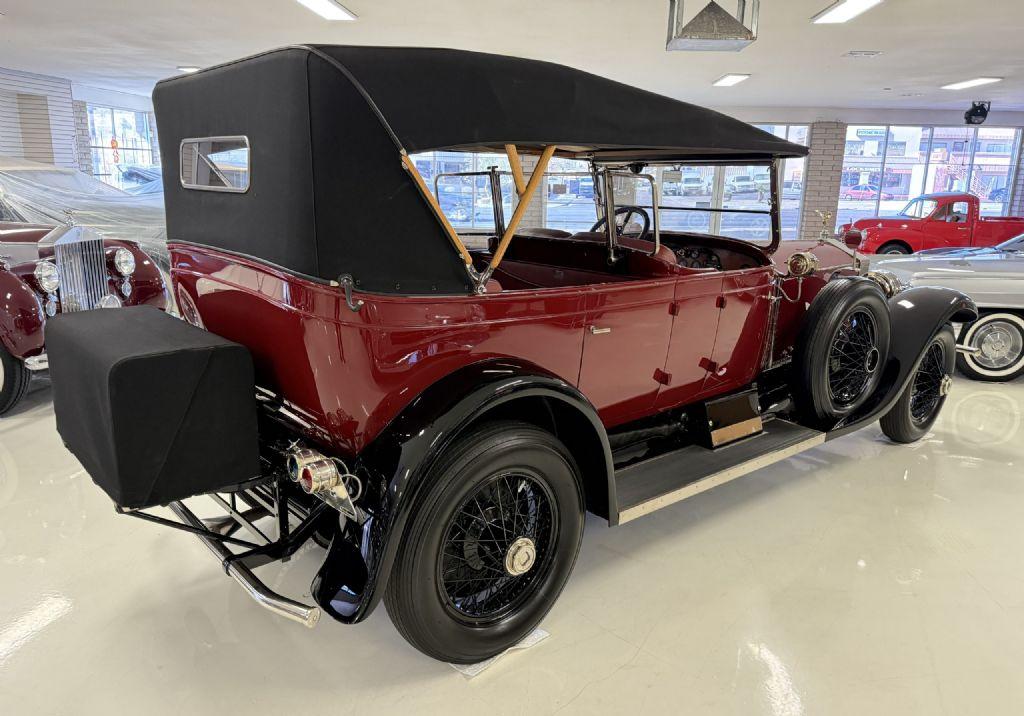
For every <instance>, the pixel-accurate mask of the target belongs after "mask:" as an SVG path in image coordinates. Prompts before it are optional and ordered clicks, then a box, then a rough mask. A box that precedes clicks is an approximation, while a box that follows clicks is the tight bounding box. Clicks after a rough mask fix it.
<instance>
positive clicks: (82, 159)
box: [71, 100, 92, 174]
mask: <svg viewBox="0 0 1024 716" xmlns="http://www.w3.org/2000/svg"><path fill="white" fill-rule="evenodd" d="M71 107H72V113H73V114H74V117H75V152H76V156H77V157H78V169H79V171H82V172H85V173H86V174H92V150H91V149H90V144H91V143H92V142H90V141H89V106H88V105H87V104H86V103H85V102H80V101H78V100H75V101H74V102H72V103H71Z"/></svg>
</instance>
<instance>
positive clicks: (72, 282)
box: [0, 222, 166, 416]
mask: <svg viewBox="0 0 1024 716" xmlns="http://www.w3.org/2000/svg"><path fill="white" fill-rule="evenodd" d="M0 296H2V297H3V303H2V305H0V416H2V415H4V414H5V413H7V412H9V411H10V410H11V409H12V408H14V406H15V405H17V404H18V402H19V401H20V400H21V399H22V397H24V395H25V391H26V390H28V385H29V379H30V375H31V373H32V372H34V371H41V370H46V368H47V356H46V350H45V345H44V340H43V333H44V328H45V325H46V321H47V319H48V318H52V317H53V316H55V315H57V314H58V313H69V312H73V311H83V310H89V309H92V308H120V307H121V306H139V305H146V306H156V307H159V308H163V307H164V304H165V299H166V295H165V290H164V282H163V280H162V279H161V277H160V272H159V271H158V270H157V268H156V266H154V265H153V263H152V262H151V261H150V258H149V256H147V255H146V254H145V253H144V252H143V251H142V250H141V249H140V248H139V247H138V246H137V245H136V244H134V243H132V242H130V241H116V240H112V239H108V240H106V241H104V240H103V239H102V238H101V237H100V236H99V235H98V234H96V233H95V232H92V231H90V230H88V229H82V228H77V227H66V226H62V227H57V228H55V227H53V226H45V225H42V224H25V223H16V222H0Z"/></svg>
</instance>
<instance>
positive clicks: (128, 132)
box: [88, 105, 160, 189]
mask: <svg viewBox="0 0 1024 716" xmlns="http://www.w3.org/2000/svg"><path fill="white" fill-rule="evenodd" d="M88 116H89V149H90V152H91V154H92V173H93V175H94V176H95V177H96V178H97V179H100V180H101V181H104V182H106V183H107V184H110V185H112V186H116V187H118V188H120V189H129V188H131V187H135V186H139V185H142V184H146V183H148V182H151V181H155V180H157V179H159V178H160V167H159V166H158V165H159V155H157V156H154V152H153V142H152V134H151V127H150V125H149V114H148V113H147V112H136V111H133V110H129V109H117V108H114V107H101V106H98V105H89V107H88Z"/></svg>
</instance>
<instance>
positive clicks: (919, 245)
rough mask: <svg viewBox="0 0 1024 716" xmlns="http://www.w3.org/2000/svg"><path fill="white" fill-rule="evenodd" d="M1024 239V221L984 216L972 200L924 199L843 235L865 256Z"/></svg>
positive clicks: (955, 197) (969, 196)
mask: <svg viewBox="0 0 1024 716" xmlns="http://www.w3.org/2000/svg"><path fill="white" fill-rule="evenodd" d="M1019 234H1024V217H1018V216H981V212H980V203H979V201H978V197H976V196H974V195H973V194H959V193H944V194H925V195H924V196H919V197H917V198H916V199H912V200H911V201H910V203H908V204H907V205H906V206H905V207H904V208H903V211H901V212H900V213H899V214H897V215H896V216H893V217H886V218H880V217H874V218H869V219H858V220H857V221H855V222H853V223H852V224H843V226H841V227H840V228H839V235H840V236H841V237H842V238H843V240H845V241H846V244H847V245H848V246H850V247H851V248H856V249H857V250H858V251H860V252H861V253H865V254H912V253H914V252H915V251H922V250H924V249H942V248H947V247H952V246H994V245H996V244H999V243H1002V242H1003V241H1006V240H1007V239H1011V238H1013V237H1014V236H1017V235H1019Z"/></svg>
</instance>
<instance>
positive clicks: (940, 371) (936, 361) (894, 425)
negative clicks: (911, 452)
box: [881, 326, 956, 443]
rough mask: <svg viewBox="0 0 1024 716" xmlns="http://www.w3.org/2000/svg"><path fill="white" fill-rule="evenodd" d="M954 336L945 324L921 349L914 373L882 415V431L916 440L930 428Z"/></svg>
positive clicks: (941, 398) (946, 380)
mask: <svg viewBox="0 0 1024 716" xmlns="http://www.w3.org/2000/svg"><path fill="white" fill-rule="evenodd" d="M955 356H956V339H955V338H954V337H953V328H952V326H946V327H945V328H943V329H942V330H941V331H939V332H938V334H936V336H935V337H934V338H932V340H931V343H929V344H928V347H927V348H926V349H925V352H924V357H923V358H922V359H921V364H920V365H919V366H918V367H917V371H916V372H915V373H914V377H913V378H912V379H911V381H910V383H909V384H908V385H907V387H906V389H905V390H904V391H903V394H902V395H900V397H899V400H897V401H896V404H895V405H894V406H893V407H892V408H891V409H890V410H889V412H888V413H886V414H885V415H884V416H882V420H881V424H882V432H883V433H885V434H886V436H888V438H889V439H890V440H893V441H895V442H898V443H912V442H914V441H916V440H920V439H921V438H922V437H924V436H925V433H927V432H928V430H929V429H930V428H931V426H932V424H933V423H934V422H935V419H936V418H938V417H939V411H940V410H942V406H943V405H945V403H946V395H947V394H948V393H949V388H950V386H951V385H952V382H953V379H952V378H951V377H950V376H951V375H952V373H953V368H954V365H955V363H956V359H955Z"/></svg>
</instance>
